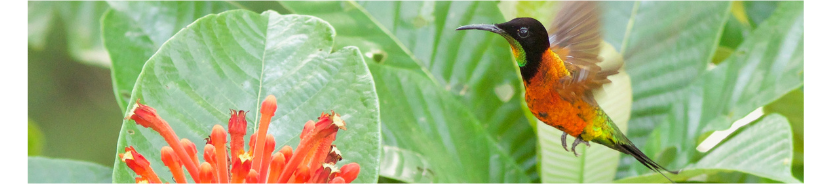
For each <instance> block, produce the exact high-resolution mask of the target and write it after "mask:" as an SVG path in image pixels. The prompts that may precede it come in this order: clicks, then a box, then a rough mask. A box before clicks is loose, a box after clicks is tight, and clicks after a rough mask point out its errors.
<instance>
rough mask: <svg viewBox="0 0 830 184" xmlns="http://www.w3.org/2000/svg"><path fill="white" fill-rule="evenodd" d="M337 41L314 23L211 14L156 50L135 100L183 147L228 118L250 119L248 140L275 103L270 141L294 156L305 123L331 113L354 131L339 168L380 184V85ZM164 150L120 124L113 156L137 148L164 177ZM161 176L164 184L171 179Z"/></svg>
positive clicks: (123, 174) (272, 15) (156, 139)
mask: <svg viewBox="0 0 830 184" xmlns="http://www.w3.org/2000/svg"><path fill="white" fill-rule="evenodd" d="M216 35H221V36H216ZM333 41H334V29H333V28H332V27H331V26H330V25H329V24H328V23H326V22H324V21H322V20H320V19H318V18H314V17H310V16H297V15H279V14H277V13H276V12H273V11H267V12H264V13H263V14H261V15H260V14H256V13H253V12H251V11H247V10H233V11H227V12H223V13H221V14H218V15H208V16H206V17H203V18H201V19H199V20H197V21H196V22H194V23H193V24H190V25H188V26H187V27H186V28H185V29H183V30H182V31H180V32H178V33H177V34H176V35H174V36H173V37H171V38H170V40H167V41H166V42H164V44H162V45H161V46H160V48H159V51H158V52H157V53H156V54H154V55H153V57H152V58H150V60H149V61H147V63H146V64H145V65H144V69H143V71H142V73H141V74H140V75H139V77H138V80H137V81H138V82H137V83H136V88H135V89H134V91H133V95H132V96H134V97H135V98H137V99H141V101H142V103H144V104H147V105H149V106H152V107H154V108H155V109H156V110H157V112H158V114H159V115H160V116H161V117H163V118H165V120H167V122H168V123H170V126H171V127H172V128H173V129H174V130H176V133H177V135H178V136H179V137H180V138H186V139H190V140H193V141H198V140H201V139H204V138H205V137H207V135H208V134H209V131H210V129H211V127H213V126H214V125H215V124H219V125H225V122H227V121H228V119H229V118H230V115H229V114H228V111H227V109H240V110H248V111H251V112H252V113H250V114H249V116H247V118H246V119H247V121H248V122H249V125H248V126H247V127H248V135H250V134H252V133H253V131H254V129H255V128H256V127H257V126H256V125H257V122H258V121H256V120H258V119H259V114H260V113H258V111H259V109H258V107H259V104H260V103H261V101H262V100H263V99H264V98H265V96H266V95H274V96H276V97H277V99H278V101H279V104H278V105H279V107H280V109H279V110H277V112H276V114H275V115H274V119H273V121H272V122H270V123H269V126H268V127H269V131H268V132H269V133H270V134H272V135H274V137H275V138H276V143H277V144H276V145H277V147H278V148H279V147H282V146H283V145H290V146H292V147H293V148H297V144H298V143H299V141H300V140H299V135H300V132H301V131H302V127H303V125H304V124H305V122H306V121H308V120H312V119H314V118H315V117H318V116H319V115H320V112H328V111H329V110H334V111H335V112H337V113H339V114H341V116H342V118H343V120H344V121H346V122H347V127H348V130H347V131H341V132H340V133H338V134H339V135H338V136H337V137H338V139H337V140H336V141H335V142H334V144H337V145H338V147H339V148H340V150H341V152H342V153H343V160H342V161H341V162H340V163H339V165H342V164H345V163H350V162H357V163H359V164H360V166H361V171H360V172H361V174H360V175H358V178H357V179H356V180H355V182H357V183H367V182H375V181H377V176H378V175H377V172H378V160H379V159H380V158H379V157H380V151H381V147H380V146H381V143H380V125H379V124H380V119H379V114H378V113H379V112H378V111H379V109H378V104H377V103H378V101H377V94H376V93H375V91H374V83H373V81H372V78H371V77H370V73H369V70H368V68H367V67H366V65H365V63H364V62H363V59H362V57H361V54H360V51H359V50H357V48H354V47H346V48H342V49H340V50H339V51H337V52H334V53H332V45H333ZM297 61H302V62H297ZM131 105H134V102H130V105H128V107H130V106H131ZM165 145H167V143H166V142H165V141H164V140H163V139H162V137H161V136H159V135H158V133H157V132H154V131H152V130H149V129H147V128H139V127H138V126H137V125H136V124H135V123H134V122H133V121H132V120H124V124H123V126H122V129H121V134H120V137H119V142H118V146H117V147H118V148H119V152H121V151H120V150H121V149H123V148H124V147H126V146H133V147H135V149H136V151H138V152H140V153H142V154H144V155H145V157H147V159H148V160H149V161H150V162H151V163H156V164H153V165H152V166H153V167H154V168H155V170H158V171H163V170H166V169H165V166H164V164H160V163H162V162H161V158H160V154H159V150H161V147H162V146H165ZM199 150H202V149H201V148H199ZM114 164H115V168H114V172H113V178H114V179H115V181H116V182H120V183H127V182H132V181H135V180H134V177H135V176H134V174H133V173H132V171H129V169H128V168H127V167H126V165H125V164H123V163H121V162H120V160H117V159H116V160H115V163H114ZM158 174H159V177H160V178H161V179H162V181H170V180H168V178H171V176H172V175H170V173H168V172H160V173H158Z"/></svg>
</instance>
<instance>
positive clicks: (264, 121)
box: [253, 95, 277, 168]
mask: <svg viewBox="0 0 830 184" xmlns="http://www.w3.org/2000/svg"><path fill="white" fill-rule="evenodd" d="M276 111H277V98H276V97H274V95H268V97H265V101H263V102H262V107H261V108H260V113H261V114H262V118H261V119H260V120H259V129H258V130H257V137H256V140H264V139H265V132H266V131H267V130H268V124H269V123H271V117H273V116H274V112H276ZM265 142H266V141H257V143H256V146H255V147H254V150H253V152H254V153H253V154H254V160H253V167H254V168H260V167H261V165H262V161H263V158H265V156H263V155H265ZM269 155H270V154H269Z"/></svg>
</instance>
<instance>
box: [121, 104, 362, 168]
mask: <svg viewBox="0 0 830 184" xmlns="http://www.w3.org/2000/svg"><path fill="white" fill-rule="evenodd" d="M260 109H261V110H260V113H261V114H262V116H261V118H260V124H259V127H258V129H257V131H256V132H255V133H254V134H253V135H251V137H250V141H249V144H248V151H245V149H244V145H245V144H244V140H243V139H244V136H245V132H246V131H245V129H246V126H247V121H246V120H245V111H235V110H231V118H230V120H228V131H227V132H226V131H225V128H223V127H222V126H221V125H218V124H217V125H215V126H214V127H213V130H212V132H211V134H210V136H209V137H208V138H207V139H206V140H207V144H205V147H204V151H203V152H204V153H203V155H202V156H203V157H202V158H203V159H204V160H205V162H201V164H199V163H200V162H199V158H198V156H197V154H198V153H197V150H196V145H195V144H194V143H193V142H191V141H190V140H188V139H179V138H178V136H176V133H175V132H173V129H172V128H171V127H170V125H169V124H168V123H167V122H166V121H164V120H163V119H162V118H161V117H159V115H158V114H157V113H156V110H155V109H153V108H151V107H149V106H147V105H144V104H141V103H138V101H136V105H135V106H134V107H133V109H132V110H130V112H129V114H128V115H127V118H130V119H132V120H134V121H135V122H136V124H139V125H141V126H144V127H145V128H150V129H152V130H154V131H156V132H158V133H159V134H161V136H162V137H163V138H164V140H165V141H166V142H167V143H168V144H169V146H165V147H163V148H162V149H161V160H162V161H163V162H164V165H165V166H167V167H168V168H169V169H170V172H171V173H173V179H174V180H175V182H176V183H186V182H187V179H186V178H185V175H184V170H183V169H182V166H184V168H185V169H186V170H187V172H188V173H189V174H190V176H191V179H192V181H194V182H196V183H351V182H352V181H353V180H354V179H355V178H357V174H358V173H359V172H360V165H358V164H357V163H349V164H346V165H343V166H342V167H341V168H337V167H336V166H335V164H336V163H337V162H338V161H340V160H341V159H342V157H341V155H340V151H339V150H338V149H337V147H336V146H335V145H333V144H332V142H334V139H335V138H336V137H337V131H338V130H340V129H343V130H346V123H345V122H343V120H342V119H340V115H338V114H336V113H334V111H332V112H331V114H327V113H323V114H322V115H320V117H319V118H317V122H314V121H308V122H306V124H305V126H304V127H303V131H302V133H301V134H300V144H299V146H297V150H296V151H294V150H293V149H292V148H291V147H290V146H287V145H286V146H284V147H282V149H280V150H279V151H277V152H276V153H274V151H275V146H276V145H275V140H274V137H273V136H272V135H270V134H267V133H266V130H267V129H268V123H269V122H271V117H273V116H274V112H276V110H277V100H276V98H275V97H274V96H273V95H269V96H268V97H266V98H265V101H263V102H262V108H260ZM228 134H230V150H226V147H225V144H226V143H228V142H227V135H228ZM258 140H264V141H258ZM124 151H125V152H124V153H122V154H119V155H118V156H119V157H120V158H121V161H122V162H124V163H126V164H127V166H128V167H130V169H132V170H133V171H134V172H135V173H136V174H137V175H138V177H136V179H135V181H136V183H161V180H160V179H159V177H158V175H156V173H155V172H154V171H153V168H151V167H150V162H149V161H147V159H145V158H144V156H142V155H141V154H139V153H138V152H136V150H135V149H134V148H133V147H132V146H128V147H126V148H124Z"/></svg>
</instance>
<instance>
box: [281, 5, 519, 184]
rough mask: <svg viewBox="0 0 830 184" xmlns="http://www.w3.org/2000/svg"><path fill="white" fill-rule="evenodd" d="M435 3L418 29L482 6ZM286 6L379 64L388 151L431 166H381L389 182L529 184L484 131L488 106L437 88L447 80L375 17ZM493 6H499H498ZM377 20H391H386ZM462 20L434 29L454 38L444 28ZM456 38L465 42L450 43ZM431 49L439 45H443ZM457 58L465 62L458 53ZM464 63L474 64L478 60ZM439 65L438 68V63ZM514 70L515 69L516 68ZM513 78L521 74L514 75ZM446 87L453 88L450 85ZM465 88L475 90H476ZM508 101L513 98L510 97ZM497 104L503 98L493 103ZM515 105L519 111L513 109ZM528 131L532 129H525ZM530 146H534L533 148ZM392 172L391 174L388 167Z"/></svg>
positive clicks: (352, 9) (354, 10) (356, 8)
mask: <svg viewBox="0 0 830 184" xmlns="http://www.w3.org/2000/svg"><path fill="white" fill-rule="evenodd" d="M435 3H437V4H434V5H430V4H429V3H424V5H423V6H421V5H418V6H420V7H423V9H426V10H424V11H426V12H427V13H426V14H424V16H427V17H423V16H422V17H421V18H422V19H425V20H420V21H422V22H420V23H417V24H422V25H421V26H427V27H429V26H430V25H432V24H433V23H430V18H429V17H433V18H434V19H433V20H439V19H441V17H442V16H440V15H441V12H446V11H447V10H449V9H453V8H451V7H456V6H458V7H457V8H461V9H462V10H464V11H468V10H467V9H472V10H469V11H473V10H475V11H476V12H480V11H481V10H478V9H476V7H478V6H479V5H478V3H474V2H465V3H460V4H459V5H456V4H454V3H453V4H449V3H446V2H441V3H438V2H435ZM283 4H284V5H285V6H286V7H288V9H290V10H293V11H294V12H297V13H300V14H310V15H314V16H318V17H321V18H322V19H324V20H328V21H329V22H332V23H333V25H334V27H335V28H336V29H337V30H345V31H342V32H338V33H339V35H338V38H337V39H338V40H337V43H338V45H341V44H342V45H352V44H353V45H357V46H358V47H360V48H361V50H364V51H367V52H368V53H367V55H366V57H367V60H373V61H375V63H379V64H370V69H371V70H372V74H373V76H374V77H375V79H376V85H377V89H378V90H379V91H380V92H379V93H378V94H379V97H380V103H381V106H382V109H383V111H382V112H381V114H382V116H381V117H382V118H383V119H382V120H383V122H384V123H383V129H384V131H383V134H384V145H388V146H392V147H396V148H397V149H401V150H404V151H407V152H409V153H416V154H419V155H422V156H423V158H424V162H427V164H423V165H428V166H430V167H431V168H420V169H418V168H408V167H406V166H400V165H395V164H384V167H385V168H383V170H384V171H383V172H381V173H395V174H396V175H391V176H386V177H390V178H395V179H399V180H402V181H407V182H415V181H432V182H527V181H530V180H529V178H528V177H527V176H526V175H525V174H524V172H525V171H524V170H523V169H521V168H520V167H519V165H518V164H519V162H517V161H516V160H515V159H514V158H511V156H508V154H507V153H508V152H507V151H506V150H518V149H513V148H503V147H500V146H499V144H498V142H496V141H495V140H497V139H494V138H493V137H491V136H490V134H489V133H488V132H487V131H486V130H487V129H485V127H483V126H482V124H483V123H482V122H483V121H482V120H481V119H485V118H486V117H481V116H479V115H478V113H477V112H478V110H479V109H478V108H485V107H484V106H479V107H476V106H472V105H466V103H465V101H464V99H463V98H459V96H458V94H461V91H465V90H464V89H463V88H464V87H460V88H457V89H453V86H450V85H442V84H441V83H440V82H439V81H441V79H437V78H442V79H443V77H444V76H445V75H437V74H435V75H434V74H433V73H432V72H431V71H432V70H431V69H428V68H429V67H428V66H422V65H421V64H423V63H422V62H424V63H425V62H428V61H419V60H418V59H417V56H418V54H413V52H409V50H408V49H407V47H405V46H406V44H404V43H406V42H401V41H399V40H397V39H396V38H395V37H394V36H393V33H391V32H390V31H389V30H387V29H386V28H385V27H384V26H382V25H381V23H380V22H379V21H376V20H375V19H374V18H373V17H372V16H371V14H370V13H369V12H371V11H367V10H365V9H363V7H361V6H360V5H358V4H356V3H354V2H314V3H308V2H283ZM416 4H421V3H416ZM381 5H382V4H381ZM439 5H440V6H439ZM450 5H451V6H450ZM433 7H437V8H435V13H434V14H438V15H435V16H431V15H429V14H431V13H429V12H432V11H429V9H430V8H433ZM492 7H493V8H495V6H494V4H493V6H492ZM381 10H384V9H379V10H376V11H381ZM387 10H388V9H387ZM394 10H398V9H393V11H394ZM419 10H420V9H419ZM373 11H375V10H373ZM402 12H403V11H402ZM412 13H417V12H410V11H406V14H407V15H412ZM491 13H492V12H491ZM444 16H446V15H444ZM467 18H470V17H467ZM467 18H463V17H462V18H459V19H460V20H466V19H467ZM416 19H417V16H416ZM379 20H387V21H388V19H379ZM458 21H459V20H450V21H446V22H445V23H441V24H437V23H436V24H435V25H441V26H435V27H432V28H431V29H440V30H442V31H438V32H447V35H452V34H460V33H454V32H452V33H450V31H451V30H452V29H447V28H445V27H448V28H453V29H454V28H455V26H458V25H461V24H462V23H458ZM381 22H382V21H381ZM416 22H417V21H416ZM401 24H404V23H401ZM409 24H416V23H406V24H405V25H409ZM454 24H458V25H454ZM405 25H402V26H405ZM409 29H415V27H412V28H406V29H404V28H401V29H399V30H400V31H403V32H406V31H407V30H409ZM431 29H426V30H431ZM413 34H414V33H413ZM436 34H437V33H436ZM480 36H481V37H484V36H485V35H484V34H482V35H480ZM481 37H477V38H481ZM437 38H438V37H435V38H432V37H428V38H419V39H437ZM485 38H490V37H485ZM452 39H461V38H460V37H452ZM487 40H491V41H492V40H495V39H486V40H484V41H487ZM430 43H432V44H440V42H430ZM427 46H428V47H427ZM419 47H423V48H422V49H425V50H426V51H430V52H432V49H433V47H435V46H434V45H429V44H425V45H422V46H419ZM447 47H448V48H445V49H454V48H453V47H452V46H447ZM415 50H418V49H415ZM419 51H420V50H419ZM506 51H507V50H506V47H505V50H488V52H506ZM434 54H435V55H437V56H436V57H438V56H440V57H441V59H445V58H443V57H444V56H442V54H438V52H437V51H436V52H435V53H434ZM456 56H457V57H462V56H461V55H456ZM456 56H452V57H456ZM447 57H449V56H447ZM464 57H472V58H475V57H478V56H475V55H471V56H464ZM505 58H509V55H507V57H505ZM464 60H465V61H475V59H464ZM501 61H502V64H505V65H506V64H511V65H512V63H511V62H509V60H508V62H506V63H505V62H503V61H504V60H501ZM492 63H496V62H492ZM457 64H459V66H469V64H467V63H462V62H458V63H457ZM508 66H509V65H508ZM430 67H431V66H430ZM435 67H437V65H436V66H435ZM510 67H511V68H512V66H510ZM460 69H461V68H453V70H450V71H442V72H446V74H447V76H452V75H453V73H454V72H455V70H460ZM467 70H469V68H467V69H465V70H460V71H458V72H460V73H461V74H458V76H456V77H458V78H460V79H465V80H467V78H473V79H469V80H471V81H478V80H483V79H480V78H482V76H480V75H482V74H477V73H470V71H467ZM513 72H515V71H513ZM512 75H517V74H516V73H513V74H512ZM433 76H436V77H433ZM459 81H462V80H459ZM449 83H450V84H452V81H451V82H449ZM471 83H473V82H471ZM459 84H462V83H459ZM500 84H503V83H500ZM475 87H476V86H475V85H472V84H471V85H468V87H467V88H475ZM502 88H504V87H502ZM508 88H510V86H508ZM453 90H455V93H453V92H452V91H453ZM467 90H468V91H473V90H471V89H467ZM486 90H488V91H489V92H486V93H497V92H494V90H497V89H493V88H490V89H486ZM469 93H472V92H469ZM513 93H515V92H513ZM490 95H492V94H490ZM505 96H508V97H509V96H512V95H505ZM493 97H495V96H493ZM493 99H498V98H497V97H495V98H493ZM506 99H510V98H506ZM500 103H504V102H500ZM462 104H463V105H462ZM516 107H521V106H519V105H516ZM494 108H495V107H494ZM499 113H501V112H499ZM505 113H510V112H505ZM519 115H520V117H505V118H513V119H517V118H518V119H521V118H524V117H523V115H522V114H519ZM516 124H520V123H516ZM524 125H527V124H526V123H525V124H524ZM515 126H521V125H515ZM508 128H512V127H505V128H502V131H513V130H512V129H508ZM488 129H489V128H488ZM518 136H526V135H518ZM531 137H532V136H531ZM498 139H499V140H502V139H508V138H501V137H500V138H498ZM525 144H528V143H527V142H517V143H513V144H511V146H515V145H525ZM529 144H530V145H531V146H532V143H529ZM531 159H532V155H531V158H528V159H527V160H531ZM414 165H418V164H414ZM522 165H523V166H525V167H523V168H528V167H527V165H530V166H531V167H532V165H533V163H532V160H531V163H529V164H528V163H522ZM387 166H388V167H389V168H386V167H387ZM403 168H406V169H403ZM485 168H486V169H485ZM387 169H399V170H403V171H412V172H416V173H412V172H408V173H403V172H387V171H386V170H387ZM423 171H429V172H423ZM418 174H420V175H421V176H417V175H418Z"/></svg>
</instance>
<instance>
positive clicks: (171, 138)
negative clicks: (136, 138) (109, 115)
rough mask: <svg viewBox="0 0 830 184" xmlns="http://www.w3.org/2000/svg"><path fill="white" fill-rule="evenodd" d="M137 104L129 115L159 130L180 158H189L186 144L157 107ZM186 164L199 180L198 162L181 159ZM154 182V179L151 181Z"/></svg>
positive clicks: (143, 124)
mask: <svg viewBox="0 0 830 184" xmlns="http://www.w3.org/2000/svg"><path fill="white" fill-rule="evenodd" d="M135 104H136V105H135V106H133V109H132V110H130V111H129V113H128V114H127V117H129V118H130V119H132V120H134V121H135V123H136V124H139V125H141V126H144V127H145V128H150V129H153V130H155V131H156V132H158V133H159V134H160V135H161V136H162V137H164V140H165V141H167V144H169V145H170V147H172V148H173V151H175V152H176V154H177V155H178V156H179V158H189V155H188V154H187V151H185V149H184V146H182V145H181V143H179V137H178V136H176V133H175V132H173V128H170V125H169V124H167V122H166V121H164V120H163V119H161V117H159V115H158V114H157V113H156V109H153V108H152V107H149V106H146V105H144V104H141V103H139V101H138V100H136V102H135ZM180 160H181V161H182V163H183V164H184V167H185V168H187V171H188V172H190V176H194V177H193V180H194V181H196V182H199V178H198V177H195V176H198V174H199V168H197V166H196V163H195V162H193V160H190V159H180ZM151 182H152V181H151Z"/></svg>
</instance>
